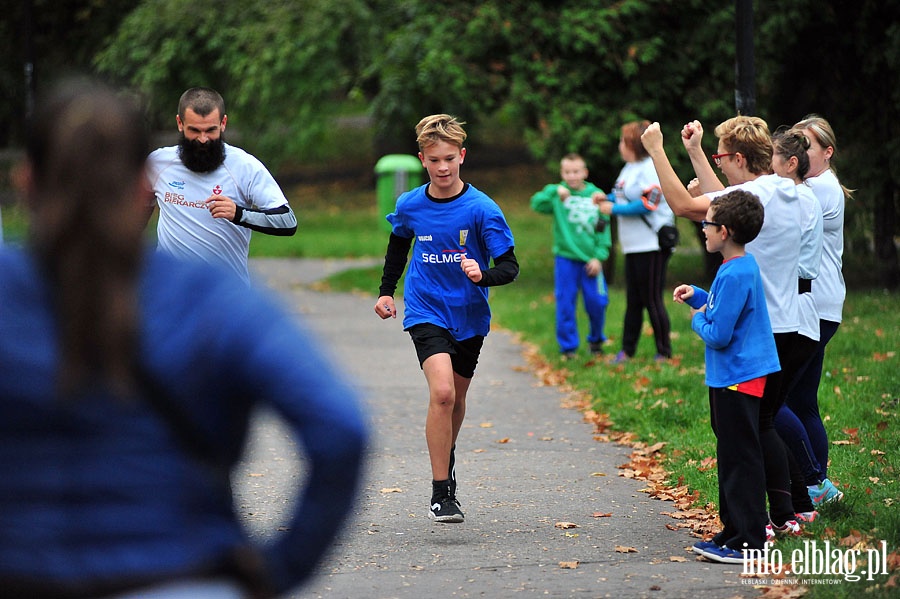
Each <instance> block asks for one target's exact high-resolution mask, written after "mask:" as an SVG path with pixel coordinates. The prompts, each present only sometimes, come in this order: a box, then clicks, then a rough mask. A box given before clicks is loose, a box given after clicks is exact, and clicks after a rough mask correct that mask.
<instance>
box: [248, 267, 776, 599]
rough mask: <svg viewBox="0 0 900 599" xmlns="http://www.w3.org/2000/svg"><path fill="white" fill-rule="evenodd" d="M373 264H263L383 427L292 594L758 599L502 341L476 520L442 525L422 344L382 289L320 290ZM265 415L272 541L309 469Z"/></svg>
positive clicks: (466, 472) (254, 450) (462, 477)
mask: <svg viewBox="0 0 900 599" xmlns="http://www.w3.org/2000/svg"><path fill="white" fill-rule="evenodd" d="M364 263H366V262H364V261H363V262H357V261H341V260H282V259H266V260H254V261H252V262H251V270H252V271H253V275H254V277H255V279H256V280H257V282H258V284H265V285H269V286H270V287H272V288H273V289H275V290H276V291H277V292H278V293H279V294H280V296H281V297H282V298H283V300H284V302H285V303H286V305H287V306H289V307H290V309H291V310H293V311H295V312H296V313H297V314H298V315H299V317H300V318H302V319H304V320H305V321H306V322H307V324H308V325H309V326H310V327H311V328H312V329H313V331H315V333H316V334H317V335H318V336H319V337H320V339H321V341H322V345H323V347H324V348H325V350H324V351H328V352H331V353H332V355H333V356H334V357H335V359H337V360H339V361H340V362H341V363H342V364H343V365H344V367H345V368H346V370H347V371H348V372H349V374H350V375H351V376H352V377H353V379H354V380H355V382H356V384H357V385H358V388H359V390H360V391H361V393H362V395H363V397H364V398H365V402H366V408H367V410H368V415H369V418H370V421H371V424H372V430H373V443H372V446H371V449H370V452H369V459H368V467H367V474H366V479H365V481H364V484H363V488H362V491H361V493H360V495H359V498H358V501H357V504H356V509H355V512H354V515H353V517H352V518H351V520H350V522H348V524H347V525H346V527H345V529H344V531H343V533H342V534H341V536H340V538H339V539H338V542H337V543H336V544H335V545H334V546H333V547H332V548H331V551H330V554H329V556H328V558H327V559H326V560H325V562H324V563H323V564H322V565H321V567H320V569H319V570H320V572H319V574H318V576H317V577H316V578H315V579H314V580H312V581H311V582H310V583H309V584H308V585H306V586H305V587H303V588H302V589H300V590H299V591H298V592H296V593H294V594H292V595H291V597H297V598H301V597H302V598H329V599H330V598H348V599H349V598H357V597H365V598H367V599H391V598H402V599H405V598H416V599H420V598H427V597H431V596H435V597H462V598H469V597H479V598H482V597H489V598H506V597H512V598H515V597H565V598H599V597H628V598H630V597H652V598H660V599H662V598H669V597H677V598H681V597H685V598H687V597H694V598H732V597H754V596H758V595H759V591H758V590H755V589H754V588H753V586H752V585H751V584H746V583H743V582H742V579H741V577H740V572H741V567H740V566H735V565H723V564H714V563H710V562H707V561H705V560H703V559H702V558H698V557H696V556H695V555H694V554H693V553H691V552H690V546H691V545H692V544H693V543H694V542H695V541H696V539H695V538H693V537H691V536H690V534H689V532H688V531H686V530H683V529H681V530H670V529H669V528H667V527H666V525H667V524H668V525H672V524H675V521H674V520H673V519H672V518H671V517H670V516H669V515H666V514H665V513H666V512H669V513H671V512H673V511H675V508H674V506H673V504H672V503H669V502H663V501H659V500H655V499H651V498H650V497H649V496H648V495H647V494H646V493H644V492H642V491H641V489H642V488H643V486H644V485H643V483H642V482H640V481H636V480H632V479H628V478H624V477H621V476H619V475H618V474H619V472H620V471H621V470H620V469H619V466H621V465H623V464H625V463H627V462H628V457H629V454H630V450H629V449H628V448H626V447H622V446H619V445H616V444H613V443H601V442H598V441H597V440H595V438H594V435H593V432H594V431H593V427H592V425H590V424H588V423H586V422H585V421H584V420H583V418H582V415H581V413H580V412H578V411H577V410H575V409H571V408H568V407H565V404H566V399H567V398H566V396H565V394H564V393H562V392H561V391H560V390H559V389H558V388H555V387H548V386H542V385H540V384H539V381H538V380H537V378H536V377H535V376H534V374H533V373H531V372H529V370H528V367H527V364H526V362H525V359H524V358H523V355H522V349H523V348H522V347H521V346H520V345H519V344H517V342H516V341H515V339H514V337H513V336H512V335H510V334H508V333H506V332H504V331H497V330H495V331H492V332H491V334H490V335H489V336H488V337H487V339H486V341H485V345H484V349H483V350H482V354H481V360H480V362H479V364H478V369H477V371H476V375H475V378H474V379H473V383H472V386H471V388H470V391H469V396H468V397H469V399H468V411H467V415H466V422H465V424H464V426H463V430H462V431H461V433H460V438H459V441H458V444H457V453H456V455H457V478H458V480H459V491H458V497H459V499H460V502H461V504H462V509H463V511H464V512H465V515H466V520H465V522H464V523H462V524H439V523H435V522H432V521H431V520H430V519H429V517H428V504H429V499H430V496H431V476H430V466H429V461H428V453H427V450H426V447H425V439H424V418H425V410H426V402H427V391H426V386H425V379H424V377H423V375H422V373H421V370H420V369H419V366H418V362H417V361H416V356H415V352H414V349H413V346H412V342H411V341H410V340H409V337H408V335H407V334H406V333H404V332H403V331H402V326H401V322H400V320H399V319H397V320H393V319H391V320H388V321H382V320H381V319H379V318H378V317H377V316H376V315H375V313H374V311H373V305H374V300H375V297H374V291H373V295H371V296H360V295H353V294H336V293H321V292H317V291H314V290H312V289H311V288H310V284H311V283H313V282H314V281H316V280H319V279H321V278H323V277H325V276H328V275H329V274H331V273H333V272H337V271H339V270H342V269H345V268H350V267H354V266H357V265H359V264H364ZM368 263H370V264H371V263H372V262H368ZM399 305H400V307H401V309H402V303H400V304H399ZM401 314H402V312H401ZM547 326H553V325H552V322H550V321H548V323H547ZM257 418H258V420H257V423H256V425H255V426H254V432H253V434H252V436H251V440H250V445H249V447H248V452H247V455H246V457H245V460H244V461H243V463H242V464H241V467H240V468H239V470H238V471H237V472H236V473H235V488H236V495H237V505H238V509H239V510H240V512H241V514H242V515H243V517H244V518H245V520H246V522H247V525H248V527H249V528H250V530H251V533H252V534H254V535H259V536H261V537H265V536H266V535H272V534H278V530H279V528H280V527H283V525H284V523H285V521H286V520H287V518H288V515H289V514H290V511H291V509H292V505H293V501H292V500H293V493H292V489H294V488H296V486H297V485H298V484H300V483H301V482H302V478H303V463H302V458H298V456H297V453H296V451H295V450H294V448H293V445H292V444H291V442H290V440H289V438H288V436H287V435H286V433H285V431H284V429H283V428H281V426H280V424H279V422H278V421H277V419H275V418H273V417H271V416H270V415H267V414H260V415H258V417H257ZM563 523H569V524H563ZM569 525H574V526H571V527H568V526H569Z"/></svg>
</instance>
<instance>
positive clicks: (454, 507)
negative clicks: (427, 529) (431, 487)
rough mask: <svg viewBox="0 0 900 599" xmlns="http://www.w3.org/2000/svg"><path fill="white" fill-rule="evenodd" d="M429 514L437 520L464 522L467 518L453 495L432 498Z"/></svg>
mask: <svg viewBox="0 0 900 599" xmlns="http://www.w3.org/2000/svg"><path fill="white" fill-rule="evenodd" d="M428 515H429V517H431V519H432V520H434V521H435V522H463V521H465V519H466V517H465V515H463V513H462V510H461V509H459V504H458V503H457V502H456V500H455V499H453V498H452V497H437V498H432V499H431V509H429V510H428Z"/></svg>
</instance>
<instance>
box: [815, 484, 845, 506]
mask: <svg viewBox="0 0 900 599" xmlns="http://www.w3.org/2000/svg"><path fill="white" fill-rule="evenodd" d="M806 490H807V491H808V492H809V498H810V499H811V500H812V503H813V505H814V506H820V505H822V504H823V503H830V502H832V501H840V500H841V499H843V498H844V494H843V493H841V492H840V491H838V488H837V487H835V486H834V483H832V482H831V481H830V480H828V479H827V478H826V479H825V480H823V481H822V482H820V483H819V484H818V485H812V486H808V487H806Z"/></svg>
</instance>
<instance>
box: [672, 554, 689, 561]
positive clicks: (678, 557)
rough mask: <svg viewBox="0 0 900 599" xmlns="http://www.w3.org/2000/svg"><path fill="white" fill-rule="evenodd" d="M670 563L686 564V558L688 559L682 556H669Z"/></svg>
mask: <svg viewBox="0 0 900 599" xmlns="http://www.w3.org/2000/svg"><path fill="white" fill-rule="evenodd" d="M669 561H670V562H686V561H687V558H686V557H681V556H680V555H670V556H669Z"/></svg>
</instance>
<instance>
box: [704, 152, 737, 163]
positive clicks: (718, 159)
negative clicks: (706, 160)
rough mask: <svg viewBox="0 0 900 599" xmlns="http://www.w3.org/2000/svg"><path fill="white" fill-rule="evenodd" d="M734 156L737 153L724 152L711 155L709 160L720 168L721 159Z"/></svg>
mask: <svg viewBox="0 0 900 599" xmlns="http://www.w3.org/2000/svg"><path fill="white" fill-rule="evenodd" d="M735 154H737V152H725V153H724V154H713V155H712V156H710V158H712V159H713V160H714V161H715V163H716V166H721V164H722V159H723V158H725V157H726V156H734V155H735Z"/></svg>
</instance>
